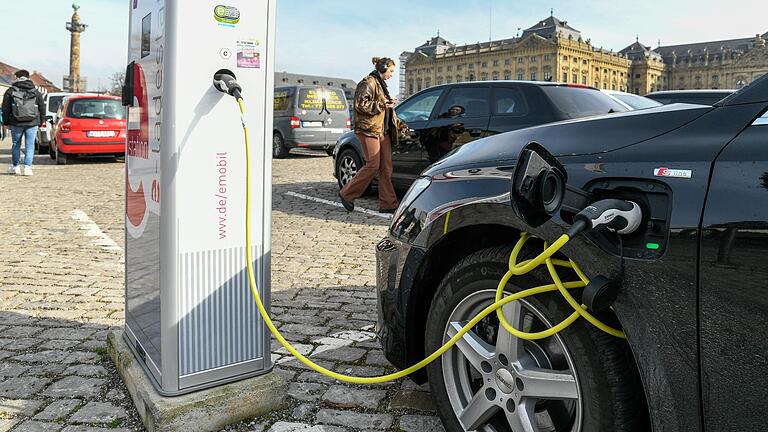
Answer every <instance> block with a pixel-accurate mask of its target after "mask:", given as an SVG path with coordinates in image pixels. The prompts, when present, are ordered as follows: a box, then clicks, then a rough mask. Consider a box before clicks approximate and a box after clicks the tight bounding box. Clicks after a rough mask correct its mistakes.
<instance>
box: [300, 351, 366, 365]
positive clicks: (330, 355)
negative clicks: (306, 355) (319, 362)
mask: <svg viewBox="0 0 768 432" xmlns="http://www.w3.org/2000/svg"><path fill="white" fill-rule="evenodd" d="M364 355H365V350H364V349H362V348H353V347H339V348H334V349H330V350H327V351H322V352H319V353H317V354H312V355H311V356H310V357H312V358H319V359H325V360H335V361H343V362H350V363H351V362H354V361H357V360H360V359H361V358H363V356H364Z"/></svg>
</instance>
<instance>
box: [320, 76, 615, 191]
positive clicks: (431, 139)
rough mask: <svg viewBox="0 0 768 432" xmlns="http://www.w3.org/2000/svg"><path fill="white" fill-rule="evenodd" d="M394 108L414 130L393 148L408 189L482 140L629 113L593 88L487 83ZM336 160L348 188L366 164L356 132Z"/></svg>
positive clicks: (396, 176) (432, 93) (448, 89)
mask: <svg viewBox="0 0 768 432" xmlns="http://www.w3.org/2000/svg"><path fill="white" fill-rule="evenodd" d="M395 110H396V112H397V115H398V117H400V119H402V120H403V121H404V122H406V123H407V124H408V126H410V128H411V130H412V133H411V137H410V138H408V139H405V140H402V141H401V142H400V143H399V144H398V145H397V146H396V147H395V148H393V149H392V165H393V171H394V172H393V174H392V182H393V183H394V185H395V187H396V188H398V189H402V190H404V189H407V188H408V186H410V185H411V183H413V181H414V180H416V179H417V178H418V176H419V174H421V172H422V171H424V169H426V168H427V167H428V166H429V165H431V164H432V163H434V162H437V161H438V160H440V159H442V158H443V157H444V156H445V155H446V154H448V153H449V152H450V151H451V150H453V149H456V148H458V147H461V146H462V145H464V144H466V143H468V142H471V141H474V140H477V139H479V138H483V137H487V136H491V135H496V134H499V133H503V132H509V131H512V130H516V129H522V128H525V127H529V126H535V125H540V124H544V123H551V122H555V121H558V120H567V119H574V118H580V117H587V116H594V115H598V114H606V113H610V112H624V111H626V110H627V109H626V108H624V107H623V106H622V105H620V104H619V103H618V102H616V101H614V100H613V99H611V97H609V96H607V95H605V94H603V93H601V92H600V91H598V90H597V89H594V88H592V87H587V86H582V85H576V84H559V83H550V82H531V81H487V82H467V83H459V84H445V85H439V86H436V87H430V88H428V89H426V90H423V91H421V92H419V93H416V94H415V95H413V96H411V97H410V98H408V99H406V100H405V101H403V102H402V103H400V104H399V105H398V106H397V108H396V109H395ZM333 156H334V167H335V169H334V176H335V177H336V178H337V180H338V183H339V187H343V186H344V185H346V184H347V182H349V181H350V180H351V179H352V177H354V175H355V174H356V173H357V171H358V170H359V169H360V168H361V167H362V166H363V163H364V161H365V158H364V157H363V150H362V147H361V145H360V141H359V140H358V139H357V137H356V136H355V134H354V133H352V132H350V133H347V134H344V135H342V136H341V137H340V138H339V140H338V141H337V142H336V147H335V148H334V151H333Z"/></svg>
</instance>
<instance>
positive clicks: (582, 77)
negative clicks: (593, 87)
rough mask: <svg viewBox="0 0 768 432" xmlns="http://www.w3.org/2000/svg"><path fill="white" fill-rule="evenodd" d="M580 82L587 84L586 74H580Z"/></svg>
mask: <svg viewBox="0 0 768 432" xmlns="http://www.w3.org/2000/svg"><path fill="white" fill-rule="evenodd" d="M581 83H582V84H584V85H587V76H586V75H582V76H581Z"/></svg>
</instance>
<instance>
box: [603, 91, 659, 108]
mask: <svg viewBox="0 0 768 432" xmlns="http://www.w3.org/2000/svg"><path fill="white" fill-rule="evenodd" d="M612 96H613V97H615V98H616V99H618V100H620V101H622V102H624V103H625V104H627V105H629V106H631V107H632V108H634V109H636V110H640V109H646V108H653V107H657V106H661V103H659V102H656V101H655V100H653V99H648V98H647V97H643V96H638V95H633V94H627V93H614V94H613V95H612Z"/></svg>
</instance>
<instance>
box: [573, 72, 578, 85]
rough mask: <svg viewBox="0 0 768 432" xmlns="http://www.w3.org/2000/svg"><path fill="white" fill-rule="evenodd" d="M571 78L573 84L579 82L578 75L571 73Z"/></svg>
mask: <svg viewBox="0 0 768 432" xmlns="http://www.w3.org/2000/svg"><path fill="white" fill-rule="evenodd" d="M572 79H573V83H574V84H578V83H579V77H578V76H576V74H573V78H572Z"/></svg>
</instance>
